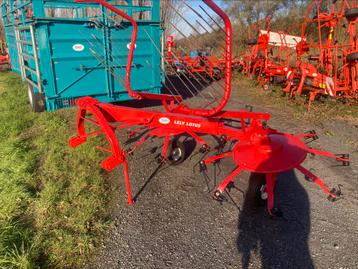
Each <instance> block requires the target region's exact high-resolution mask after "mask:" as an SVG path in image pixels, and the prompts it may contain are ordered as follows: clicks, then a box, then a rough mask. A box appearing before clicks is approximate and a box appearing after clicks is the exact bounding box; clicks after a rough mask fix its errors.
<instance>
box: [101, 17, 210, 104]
mask: <svg viewBox="0 0 358 269" xmlns="http://www.w3.org/2000/svg"><path fill="white" fill-rule="evenodd" d="M104 15H105V16H106V17H107V18H108V19H110V20H112V21H114V20H113V19H112V18H110V17H108V15H106V14H104ZM118 27H122V28H123V26H120V25H118ZM144 31H145V32H146V34H147V36H148V37H149V38H150V39H151V41H152V43H153V45H154V46H155V47H156V49H157V51H158V52H159V53H160V55H161V57H163V59H165V57H164V55H163V54H162V53H161V52H160V50H159V49H158V47H157V46H156V45H155V43H154V42H153V39H152V38H151V37H150V35H149V34H148V32H147V31H146V30H145V29H144ZM117 52H118V51H117ZM165 61H166V63H167V64H168V65H169V66H170V67H171V68H172V70H173V71H174V72H175V73H176V75H177V76H178V77H179V79H180V80H181V81H182V83H183V84H184V85H185V87H186V88H187V89H188V91H189V92H190V93H191V94H192V96H193V97H194V96H195V95H196V94H195V93H194V92H193V91H192V90H191V89H190V87H189V86H187V84H186V83H185V82H184V81H183V80H182V79H181V78H180V76H179V74H178V73H177V71H176V70H175V69H174V68H173V67H172V66H171V65H170V64H169V63H168V61H167V60H166V59H165ZM162 71H163V72H164V73H165V70H162ZM185 77H186V76H185ZM186 79H187V80H188V81H189V82H190V84H192V86H193V87H194V88H195V85H194V84H193V83H192V82H191V81H190V79H189V78H188V77H186ZM199 83H200V82H199ZM197 92H198V93H199V94H200V91H198V90H197ZM171 93H172V92H171ZM179 95H180V94H179ZM202 97H203V98H205V96H202ZM209 101H210V100H209Z"/></svg>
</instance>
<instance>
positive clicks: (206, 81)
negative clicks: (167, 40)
mask: <svg viewBox="0 0 358 269" xmlns="http://www.w3.org/2000/svg"><path fill="white" fill-rule="evenodd" d="M170 24H171V23H170ZM171 25H172V26H173V28H174V29H176V30H177V32H178V33H179V34H181V35H182V36H183V37H184V38H188V37H187V36H186V35H185V34H183V32H181V31H180V30H179V29H178V28H177V27H176V26H175V25H174V24H171ZM172 53H173V56H174V57H175V58H176V60H178V61H179V60H180V59H179V58H178V57H177V56H176V55H175V53H174V52H172ZM205 65H206V66H208V64H207V63H205ZM205 73H206V74H207V75H209V76H210V77H211V75H210V74H209V73H208V72H207V71H205ZM198 75H199V76H200V77H201V79H204V80H205V78H203V77H202V76H201V74H198ZM205 81H206V80H205ZM206 82H207V81H206ZM208 84H209V83H208ZM221 86H222V89H224V86H223V85H221Z"/></svg>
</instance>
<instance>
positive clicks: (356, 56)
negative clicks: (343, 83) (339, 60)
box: [347, 52, 358, 63]
mask: <svg viewBox="0 0 358 269" xmlns="http://www.w3.org/2000/svg"><path fill="white" fill-rule="evenodd" d="M357 60H358V52H352V53H350V54H348V55H347V61H348V62H349V63H353V62H355V61H357Z"/></svg>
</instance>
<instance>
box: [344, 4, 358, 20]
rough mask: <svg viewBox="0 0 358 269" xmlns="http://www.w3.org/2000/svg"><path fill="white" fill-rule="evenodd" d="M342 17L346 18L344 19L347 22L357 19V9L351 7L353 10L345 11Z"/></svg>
mask: <svg viewBox="0 0 358 269" xmlns="http://www.w3.org/2000/svg"><path fill="white" fill-rule="evenodd" d="M344 15H345V16H346V19H347V20H348V21H353V20H355V19H356V18H357V17H358V8H357V7H353V8H350V9H347V10H346V12H345V13H344Z"/></svg>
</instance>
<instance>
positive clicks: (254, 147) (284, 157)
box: [233, 134, 307, 173]
mask: <svg viewBox="0 0 358 269" xmlns="http://www.w3.org/2000/svg"><path fill="white" fill-rule="evenodd" d="M305 147H306V146H305V145H304V143H303V142H302V141H301V140H300V139H299V138H297V137H295V136H293V135H289V134H267V135H265V136H261V138H260V139H259V138H258V137H255V139H254V141H251V142H249V143H248V142H247V141H246V142H245V141H239V142H238V143H237V144H236V146H235V148H234V156H233V157H234V161H235V162H236V163H237V165H238V166H240V167H242V168H243V169H245V170H248V171H250V172H256V173H280V172H284V171H289V170H291V169H293V168H295V167H296V166H297V165H299V164H300V163H302V162H303V161H304V160H305V159H306V156H307V150H306V149H305Z"/></svg>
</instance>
